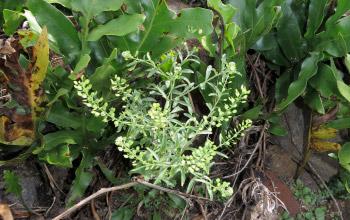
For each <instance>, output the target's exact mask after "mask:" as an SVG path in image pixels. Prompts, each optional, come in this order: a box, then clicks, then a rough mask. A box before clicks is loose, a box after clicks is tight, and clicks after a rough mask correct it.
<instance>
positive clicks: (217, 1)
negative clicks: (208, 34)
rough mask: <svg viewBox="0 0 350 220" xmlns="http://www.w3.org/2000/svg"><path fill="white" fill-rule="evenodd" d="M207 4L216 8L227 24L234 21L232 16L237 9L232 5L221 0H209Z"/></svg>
mask: <svg viewBox="0 0 350 220" xmlns="http://www.w3.org/2000/svg"><path fill="white" fill-rule="evenodd" d="M207 4H208V6H209V7H212V8H214V9H215V10H216V11H218V12H219V13H220V14H221V16H222V17H223V19H224V22H225V24H228V23H230V22H231V21H232V18H233V16H234V15H235V12H236V9H235V8H234V7H233V6H232V5H230V4H223V3H222V1H221V0H208V1H207Z"/></svg>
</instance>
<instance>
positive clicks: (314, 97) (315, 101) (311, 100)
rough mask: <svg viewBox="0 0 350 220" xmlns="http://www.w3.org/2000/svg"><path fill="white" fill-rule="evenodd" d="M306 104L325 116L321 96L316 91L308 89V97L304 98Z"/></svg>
mask: <svg viewBox="0 0 350 220" xmlns="http://www.w3.org/2000/svg"><path fill="white" fill-rule="evenodd" d="M304 102H305V104H307V105H308V106H309V107H310V108H311V109H312V110H314V111H316V112H317V113H319V114H325V109H324V106H323V102H322V99H321V97H320V94H318V93H317V91H315V90H314V89H311V88H309V89H308V91H307V93H306V95H305V96H304Z"/></svg>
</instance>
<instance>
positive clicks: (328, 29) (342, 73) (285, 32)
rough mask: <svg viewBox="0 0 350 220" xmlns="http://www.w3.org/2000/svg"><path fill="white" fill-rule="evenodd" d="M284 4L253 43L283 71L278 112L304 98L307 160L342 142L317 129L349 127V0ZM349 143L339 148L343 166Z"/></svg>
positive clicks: (277, 95) (336, 147)
mask: <svg viewBox="0 0 350 220" xmlns="http://www.w3.org/2000/svg"><path fill="white" fill-rule="evenodd" d="M335 3H336V4H335ZM281 10H282V14H283V15H282V17H281V18H280V20H279V22H278V24H277V27H276V29H274V30H273V31H271V32H270V33H269V34H268V35H266V36H263V37H262V38H261V39H260V40H259V41H258V42H257V43H256V44H255V46H254V49H256V50H258V51H259V52H261V53H262V54H263V55H264V57H265V58H266V59H267V60H268V61H270V63H271V66H272V67H273V68H275V69H276V70H278V71H279V72H280V73H281V75H280V77H279V79H278V80H277V82H276V94H275V96H276V99H277V102H278V104H277V106H276V108H275V111H276V112H277V113H280V112H281V111H283V110H284V109H285V108H287V107H288V106H289V105H290V104H291V103H293V102H294V101H295V100H296V99H298V98H299V97H302V100H303V101H304V103H305V108H304V110H305V111H306V113H307V115H308V118H306V121H307V122H306V123H307V124H308V126H307V127H308V131H307V132H308V136H309V137H308V140H307V143H306V144H305V146H304V148H305V149H304V160H303V164H305V163H306V162H307V160H308V158H309V155H310V153H311V151H312V150H315V151H319V152H320V151H321V152H324V151H338V150H339V148H340V145H339V144H337V143H332V142H329V141H324V140H322V141H321V139H324V138H318V136H319V135H318V133H320V132H321V133H324V134H326V135H324V134H323V135H321V137H326V139H327V137H328V138H329V136H330V137H335V136H336V133H335V132H336V131H337V130H335V129H346V128H349V127H350V124H349V123H348V122H349V115H350V111H349V106H350V105H349V103H350V93H349V91H350V86H349V85H348V83H349V81H347V77H346V74H348V72H349V70H350V69H349V66H348V55H347V54H348V53H349V52H350V50H349V48H350V44H349V42H350V31H349V30H350V29H349V27H350V16H349V14H348V11H349V10H350V2H349V1H347V0H338V1H328V0H322V1H319V0H309V1H298V0H288V1H285V2H284V3H283V5H282V9H281ZM346 72H347V73H346ZM285 88H288V90H286V89H285ZM306 106H307V107H306ZM325 114H327V116H326V117H319V115H325ZM332 119H336V120H335V121H332ZM272 122H273V121H272ZM273 126H274V125H273ZM327 127H330V128H327ZM275 130H276V131H279V129H275ZM330 131H332V132H330ZM276 134H277V135H278V134H280V132H277V133H276ZM347 146H348V144H345V145H344V146H343V147H344V149H342V150H341V151H340V152H339V162H340V164H342V165H343V167H345V169H347V168H348V167H347V165H346V164H347V162H345V161H348V160H347V159H346V158H348V156H347V153H345V152H347V150H346V148H347ZM344 158H345V159H344ZM348 179H349V178H348V177H347V180H346V181H344V183H346V184H347V181H348Z"/></svg>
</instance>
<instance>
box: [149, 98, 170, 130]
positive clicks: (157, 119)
mask: <svg viewBox="0 0 350 220" xmlns="http://www.w3.org/2000/svg"><path fill="white" fill-rule="evenodd" d="M148 115H149V117H150V118H151V121H152V124H153V128H152V129H154V130H157V129H163V128H165V126H166V125H167V112H166V111H164V110H162V108H161V107H160V104H159V103H153V105H152V107H151V109H150V110H149V111H148Z"/></svg>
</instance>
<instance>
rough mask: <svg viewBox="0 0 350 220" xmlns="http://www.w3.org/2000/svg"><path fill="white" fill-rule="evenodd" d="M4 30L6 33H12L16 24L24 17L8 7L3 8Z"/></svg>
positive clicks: (16, 26)
mask: <svg viewBox="0 0 350 220" xmlns="http://www.w3.org/2000/svg"><path fill="white" fill-rule="evenodd" d="M3 14H4V21H5V23H4V27H3V29H4V32H5V34H7V35H12V34H14V33H15V32H16V30H17V28H18V26H19V25H20V24H21V22H22V21H23V20H24V17H23V15H22V14H21V13H19V12H17V11H12V10H8V9H4V11H3Z"/></svg>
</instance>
